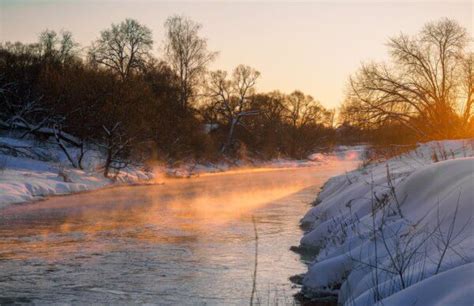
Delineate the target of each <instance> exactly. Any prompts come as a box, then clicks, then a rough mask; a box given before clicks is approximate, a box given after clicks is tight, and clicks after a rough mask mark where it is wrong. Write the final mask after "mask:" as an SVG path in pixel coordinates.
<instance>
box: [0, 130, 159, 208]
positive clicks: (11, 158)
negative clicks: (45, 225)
mask: <svg viewBox="0 0 474 306" xmlns="http://www.w3.org/2000/svg"><path fill="white" fill-rule="evenodd" d="M7 147H8V148H14V151H12V150H10V149H6V148H7ZM71 153H72V154H73V155H74V154H77V151H76V152H75V151H74V150H71ZM100 164H101V158H100V154H99V153H98V152H97V151H94V150H90V151H88V152H87V153H86V155H85V158H84V169H85V170H79V169H74V168H72V167H71V166H70V164H69V163H68V162H67V159H66V156H65V154H64V153H63V152H62V151H61V150H60V149H59V148H58V146H57V145H55V144H53V143H48V142H42V143H40V142H36V141H34V140H23V139H17V138H10V137H4V136H3V137H0V208H2V207H3V206H5V205H7V204H10V203H21V202H27V201H33V200H38V199H41V198H43V197H45V196H50V195H61V194H68V193H74V192H80V191H86V190H94V189H97V188H101V187H105V186H108V185H111V184H113V183H115V184H129V183H136V182H139V181H146V180H149V179H151V178H152V177H153V175H152V174H151V173H147V172H145V171H143V170H141V169H139V168H137V167H129V168H127V169H125V170H124V171H123V172H122V173H121V174H120V175H119V176H118V177H117V178H116V180H111V179H107V178H105V177H104V176H103V175H102V171H100V169H99V165H100Z"/></svg>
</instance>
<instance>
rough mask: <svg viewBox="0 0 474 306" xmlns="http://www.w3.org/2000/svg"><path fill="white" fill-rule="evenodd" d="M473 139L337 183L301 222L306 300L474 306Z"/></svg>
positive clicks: (431, 146)
mask: <svg viewBox="0 0 474 306" xmlns="http://www.w3.org/2000/svg"><path fill="white" fill-rule="evenodd" d="M473 156H474V139H471V140H456V141H442V142H430V143H426V144H421V145H419V146H418V147H417V149H416V150H413V151H410V152H408V153H405V154H402V155H400V156H398V157H395V158H391V159H389V160H387V161H385V162H378V163H374V164H370V165H368V166H366V167H364V168H360V169H357V170H355V171H352V172H349V173H347V174H345V175H341V176H337V177H334V178H332V179H330V180H329V181H328V182H327V183H326V184H325V186H324V187H323V189H322V190H321V192H320V194H319V196H318V199H317V201H316V203H317V205H316V206H315V207H313V208H312V209H311V210H310V211H308V213H307V214H306V215H305V217H304V218H303V219H302V221H301V222H302V226H303V227H304V228H305V229H306V230H307V231H306V234H305V235H304V237H303V238H302V239H301V248H302V249H306V250H310V251H311V252H313V253H314V254H317V255H316V257H315V260H314V261H313V262H312V263H311V264H310V266H309V271H308V273H307V274H306V275H305V277H304V279H303V286H304V287H303V294H304V295H306V296H307V297H312V298H321V297H327V296H331V295H332V296H335V297H337V299H338V302H339V303H340V304H343V305H374V304H377V305H473V304H474V264H473V259H474V235H473V232H474V227H473V220H472V218H473V212H474V157H473Z"/></svg>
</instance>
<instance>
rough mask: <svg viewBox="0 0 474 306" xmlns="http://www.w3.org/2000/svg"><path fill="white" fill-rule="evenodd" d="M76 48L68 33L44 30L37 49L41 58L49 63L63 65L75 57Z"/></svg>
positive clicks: (76, 44)
mask: <svg viewBox="0 0 474 306" xmlns="http://www.w3.org/2000/svg"><path fill="white" fill-rule="evenodd" d="M77 46H78V43H76V42H75V41H74V39H73V37H72V33H71V32H69V31H61V32H60V33H59V34H58V33H57V32H56V31H52V30H45V31H43V32H41V34H40V36H39V40H38V47H39V52H40V54H41V57H42V58H43V59H46V60H49V61H57V62H60V63H65V62H67V61H69V60H71V59H72V58H74V56H76V55H77V53H78V51H77Z"/></svg>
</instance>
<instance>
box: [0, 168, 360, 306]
mask: <svg viewBox="0 0 474 306" xmlns="http://www.w3.org/2000/svg"><path fill="white" fill-rule="evenodd" d="M354 165H355V162H347V161H334V162H330V163H327V164H321V165H320V166H318V167H306V168H292V169H254V170H247V171H242V172H231V173H224V174H216V175H205V176H201V177H197V178H192V179H180V180H168V181H166V182H165V184H163V185H152V186H138V187H119V188H110V189H106V190H102V191H97V192H91V193H84V194H78V195H73V196H65V197H54V198H51V199H49V200H46V201H40V202H35V203H31V204H21V205H14V206H10V207H8V208H6V209H3V210H0V304H1V303H2V302H4V303H6V302H33V303H40V304H42V303H58V302H60V303H83V304H90V303H100V304H104V303H107V304H130V303H153V304H181V305H183V304H207V305H209V304H211V305H213V304H226V305H229V304H235V305H245V304H247V305H248V304H249V301H250V298H251V294H252V288H253V281H254V277H253V275H254V270H255V231H254V223H253V221H252V220H255V224H256V228H257V233H258V237H259V239H258V265H257V272H256V279H255V280H256V286H255V289H256V290H255V293H254V301H255V302H257V303H261V304H265V305H266V304H276V303H278V304H292V303H294V300H293V294H294V293H295V292H297V290H298V288H296V287H295V285H293V284H291V282H290V281H289V280H288V278H289V277H290V276H292V275H294V274H298V273H303V272H305V271H306V269H307V267H306V265H305V263H304V262H303V261H302V260H301V259H300V257H299V256H298V255H297V254H294V253H293V252H291V251H290V250H289V248H290V246H292V245H298V243H299V239H300V238H301V234H302V233H301V231H300V229H299V227H298V222H299V219H300V218H301V217H302V216H303V215H304V213H305V212H306V211H307V209H308V208H309V203H310V202H311V201H312V200H314V198H315V196H316V194H317V192H318V190H319V188H320V187H321V185H322V184H323V183H324V182H325V181H326V180H327V179H328V178H329V177H331V176H333V175H335V174H338V173H341V172H343V171H345V170H348V169H351V168H353V167H354Z"/></svg>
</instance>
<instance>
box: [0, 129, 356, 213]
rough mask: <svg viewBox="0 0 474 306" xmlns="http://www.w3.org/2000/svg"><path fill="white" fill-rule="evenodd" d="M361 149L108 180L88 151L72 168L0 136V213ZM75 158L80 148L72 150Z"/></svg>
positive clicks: (44, 150)
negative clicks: (48, 200)
mask: <svg viewBox="0 0 474 306" xmlns="http://www.w3.org/2000/svg"><path fill="white" fill-rule="evenodd" d="M363 150H364V147H363V146H360V147H351V148H348V147H338V148H336V150H335V151H334V152H333V153H331V154H321V153H315V154H312V155H310V156H309V157H308V159H306V160H290V159H274V160H270V161H258V160H247V161H238V162H232V161H223V162H220V163H207V164H202V163H201V164H200V163H196V162H184V163H182V164H180V165H177V166H174V167H169V166H158V165H156V166H155V167H153V169H151V168H150V169H148V170H145V169H144V167H136V166H129V167H127V168H125V169H122V170H121V172H120V174H119V175H118V176H117V177H116V178H115V179H114V180H112V179H108V178H105V177H104V176H103V174H102V171H101V170H100V166H101V165H102V164H103V158H102V157H101V155H100V153H99V152H98V151H97V150H89V151H87V152H86V154H85V156H84V159H83V166H84V167H83V168H84V170H80V169H75V168H73V167H71V165H70V163H69V162H68V161H67V157H66V155H65V154H64V152H63V151H62V150H61V149H60V148H59V147H58V146H57V144H56V143H55V142H51V143H49V142H48V141H43V142H38V141H35V140H31V139H18V138H12V137H7V136H0V208H2V207H4V206H6V205H7V204H14V203H23V202H29V201H35V200H39V199H42V198H44V197H47V196H53V195H65V194H71V193H76V192H82V191H90V190H96V189H99V188H103V187H106V186H111V185H120V184H137V183H160V182H163V181H164V180H165V179H166V178H170V177H174V178H186V177H192V176H199V175H203V174H209V173H218V172H228V171H245V170H247V169H250V168H255V167H258V168H262V169H265V168H298V167H315V166H318V165H321V164H325V163H327V162H330V161H331V160H332V159H353V160H355V159H358V157H359V155H360V154H361V152H362V151H363ZM68 151H69V153H70V154H71V155H72V156H75V155H76V154H78V153H79V152H78V150H77V149H75V148H68Z"/></svg>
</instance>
